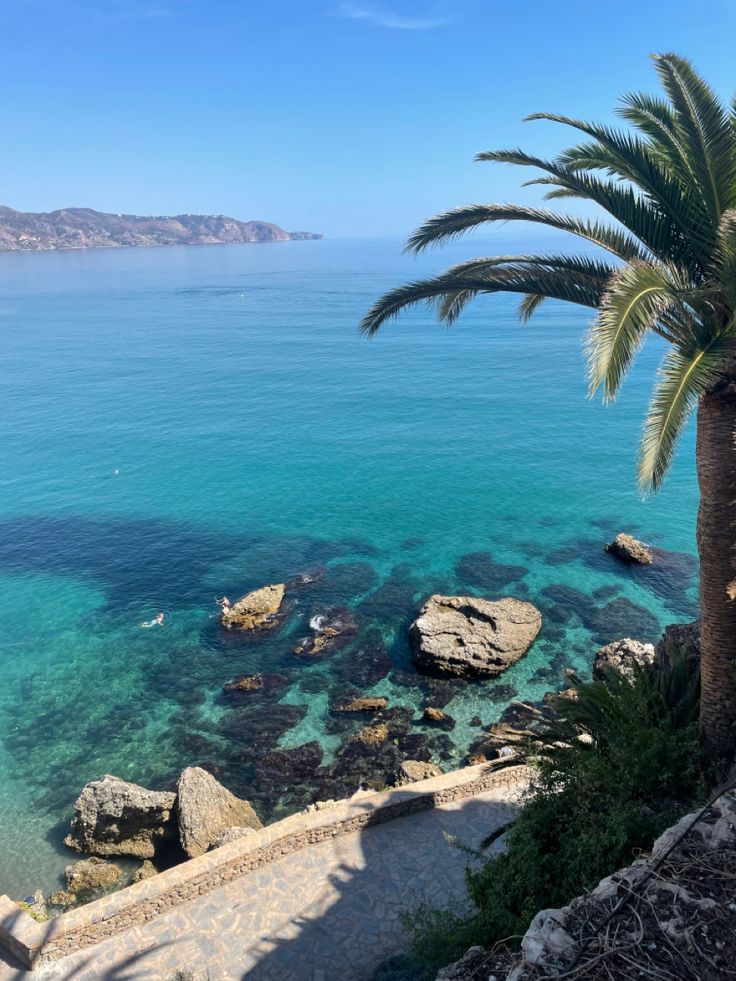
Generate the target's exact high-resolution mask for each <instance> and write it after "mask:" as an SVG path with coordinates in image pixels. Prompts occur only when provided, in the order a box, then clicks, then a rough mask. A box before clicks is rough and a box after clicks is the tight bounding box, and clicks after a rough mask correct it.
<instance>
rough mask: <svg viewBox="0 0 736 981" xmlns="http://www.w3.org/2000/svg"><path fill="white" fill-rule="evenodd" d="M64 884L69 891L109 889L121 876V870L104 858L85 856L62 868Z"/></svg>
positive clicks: (82, 891)
mask: <svg viewBox="0 0 736 981" xmlns="http://www.w3.org/2000/svg"><path fill="white" fill-rule="evenodd" d="M64 875H65V876H66V885H67V889H68V891H69V892H71V893H74V894H75V895H77V894H79V893H87V892H93V891H94V890H97V889H110V888H111V887H112V886H114V885H117V883H118V882H119V881H120V880H121V879H122V877H123V870H122V869H120V868H118V866H117V865H114V864H113V863H112V862H106V861H105V860H104V858H95V857H94V856H93V857H92V858H85V859H83V860H82V861H81V862H75V863H74V865H67V867H66V868H65V869H64Z"/></svg>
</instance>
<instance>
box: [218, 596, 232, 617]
mask: <svg viewBox="0 0 736 981" xmlns="http://www.w3.org/2000/svg"><path fill="white" fill-rule="evenodd" d="M215 603H217V605H218V606H219V607H220V609H221V610H222V612H223V613H224V612H225V610H229V609H230V600H229V599H228V598H227V596H223V597H222V599H216V600H215Z"/></svg>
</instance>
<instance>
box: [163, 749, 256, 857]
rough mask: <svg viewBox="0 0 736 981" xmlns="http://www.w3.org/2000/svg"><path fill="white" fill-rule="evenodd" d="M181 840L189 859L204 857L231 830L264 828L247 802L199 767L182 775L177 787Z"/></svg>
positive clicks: (193, 767) (192, 767)
mask: <svg viewBox="0 0 736 981" xmlns="http://www.w3.org/2000/svg"><path fill="white" fill-rule="evenodd" d="M177 791H178V797H177V812H178V815H179V839H180V841H181V846H182V848H183V849H184V851H185V852H186V853H187V855H188V856H189V858H196V856H197V855H204V853H205V852H206V851H207V850H208V849H209V847H210V846H211V845H212V844H213V842H215V841H216V840H217V838H218V836H219V835H221V834H222V832H223V831H226V830H227V829H228V828H233V827H237V828H252V829H253V830H258V828H262V827H263V825H262V824H261V822H260V821H259V820H258V815H257V814H256V812H255V811H254V810H253V808H252V807H251V806H250V804H249V803H248V801H247V800H241V799H240V798H239V797H236V796H235V795H234V794H231V793H230V791H229V790H227V789H226V788H225V787H223V786H222V784H221V783H218V781H217V780H215V778H214V777H213V776H212V774H211V773H208V772H207V771H206V770H203V769H202V768H201V767H199V766H190V767H187V769H186V770H184V771H182V774H181V776H180V777H179V782H178V784H177Z"/></svg>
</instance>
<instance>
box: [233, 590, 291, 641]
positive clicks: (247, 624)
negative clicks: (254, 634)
mask: <svg viewBox="0 0 736 981" xmlns="http://www.w3.org/2000/svg"><path fill="white" fill-rule="evenodd" d="M283 599H284V584H283V583H277V584H276V585H273V586H262V587H261V588H260V589H255V590H253V592H252V593H248V594H247V595H246V596H243V597H242V598H241V599H239V600H238V601H237V603H233V605H232V606H230V607H227V608H226V609H224V610H223V611H222V614H221V616H220V622H221V623H222V626H223V627H225V628H226V629H227V630H268V629H270V628H272V627H274V626H276V623H277V618H276V615H277V614H278V612H279V610H280V609H281V604H282V602H283Z"/></svg>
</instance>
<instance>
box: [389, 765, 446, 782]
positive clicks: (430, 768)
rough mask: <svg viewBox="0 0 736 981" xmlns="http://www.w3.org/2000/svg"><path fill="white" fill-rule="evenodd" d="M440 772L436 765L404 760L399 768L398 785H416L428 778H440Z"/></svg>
mask: <svg viewBox="0 0 736 981" xmlns="http://www.w3.org/2000/svg"><path fill="white" fill-rule="evenodd" d="M441 776H442V770H440V768H439V767H438V766H437V764H436V763H425V762H424V761H423V760H404V761H403V762H402V764H401V766H400V767H399V773H398V780H399V783H417V781H419V780H428V779H429V778H430V777H441Z"/></svg>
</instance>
